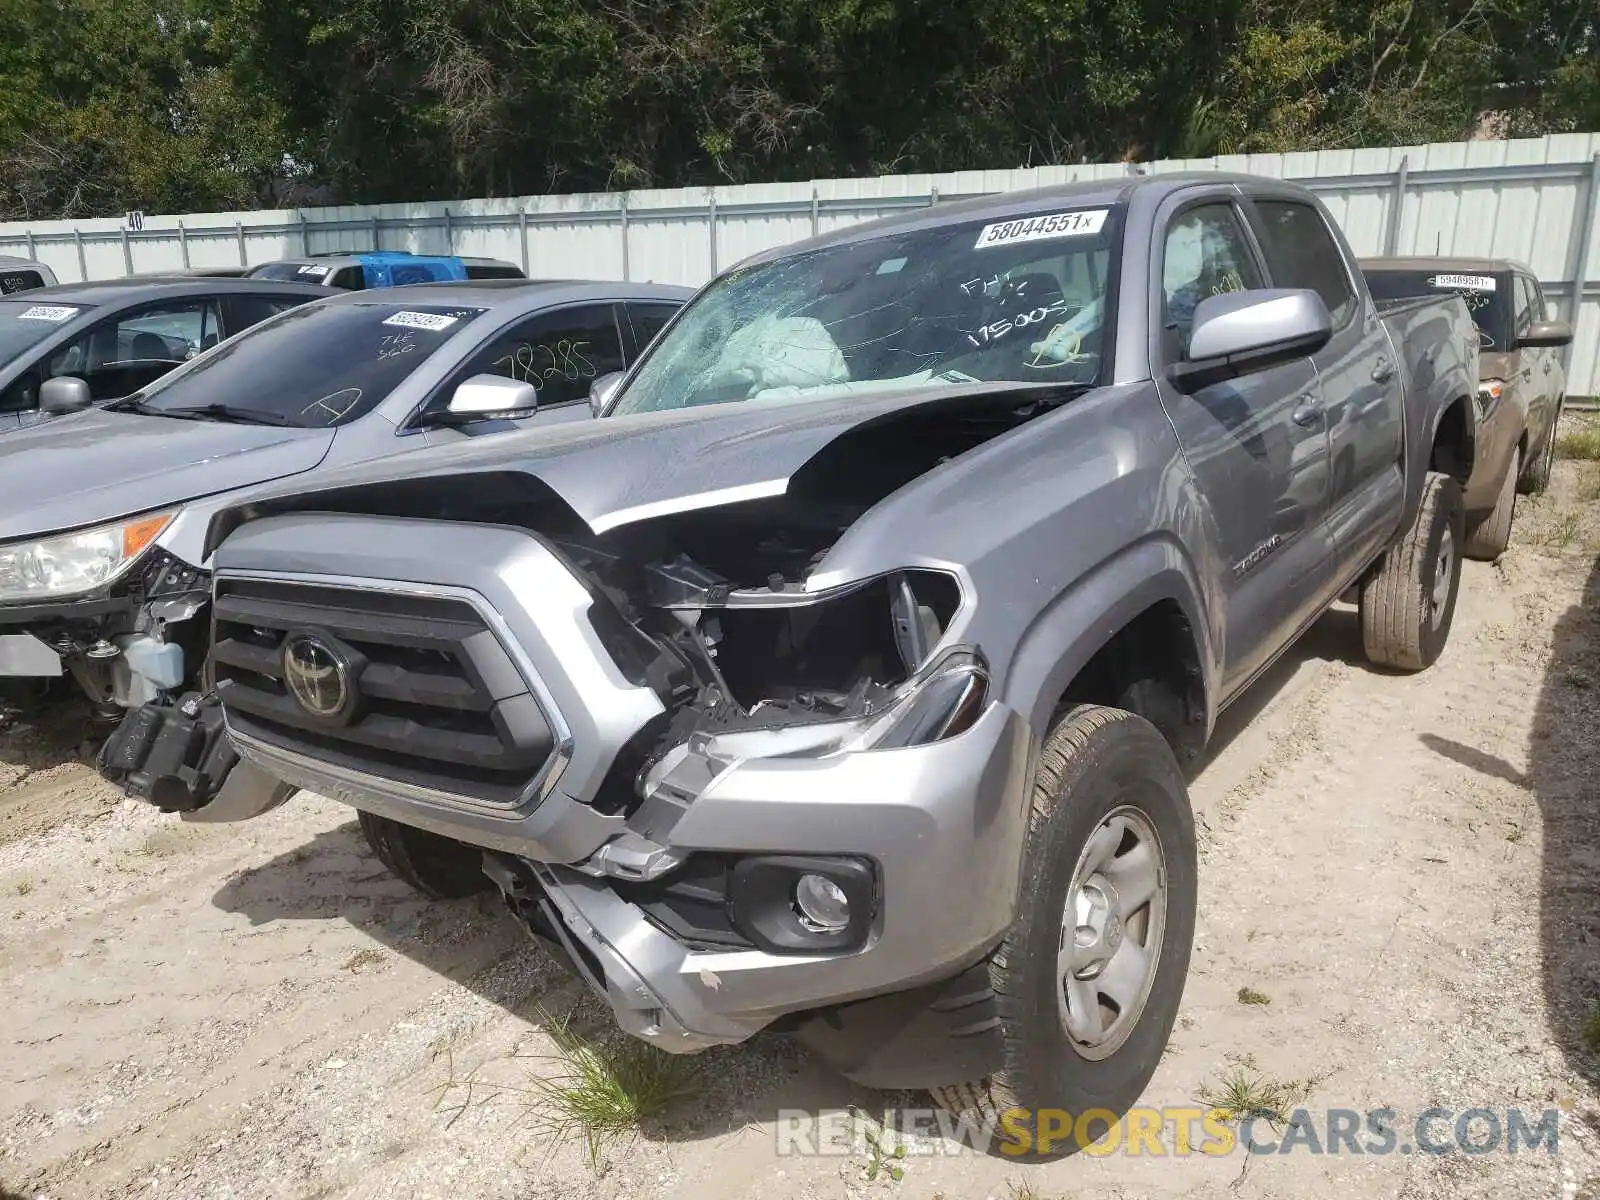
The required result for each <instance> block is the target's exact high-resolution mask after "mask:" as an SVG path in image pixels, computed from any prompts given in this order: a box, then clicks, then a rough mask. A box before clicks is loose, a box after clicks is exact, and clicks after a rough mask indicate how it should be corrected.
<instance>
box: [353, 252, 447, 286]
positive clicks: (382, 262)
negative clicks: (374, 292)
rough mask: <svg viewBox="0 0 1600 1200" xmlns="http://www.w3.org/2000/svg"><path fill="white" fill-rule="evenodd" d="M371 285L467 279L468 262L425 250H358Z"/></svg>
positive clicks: (363, 269)
mask: <svg viewBox="0 0 1600 1200" xmlns="http://www.w3.org/2000/svg"><path fill="white" fill-rule="evenodd" d="M355 257H356V261H357V262H359V263H360V264H361V271H362V274H363V275H365V276H366V280H367V286H368V287H369V288H381V287H399V286H401V285H402V284H407V283H439V282H443V281H445V280H451V279H465V278H466V277H467V264H466V263H464V262H462V261H461V260H460V259H459V258H443V257H432V256H428V255H421V254H391V253H388V252H385V251H379V252H377V253H373V254H358V255H356V256H355Z"/></svg>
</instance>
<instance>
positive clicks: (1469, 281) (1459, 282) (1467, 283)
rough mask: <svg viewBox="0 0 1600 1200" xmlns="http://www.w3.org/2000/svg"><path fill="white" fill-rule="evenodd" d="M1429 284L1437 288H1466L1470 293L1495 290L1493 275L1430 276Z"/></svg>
mask: <svg viewBox="0 0 1600 1200" xmlns="http://www.w3.org/2000/svg"><path fill="white" fill-rule="evenodd" d="M1428 284H1429V286H1430V287H1436V288H1466V289H1467V290H1468V291H1469V292H1492V291H1494V290H1495V288H1494V276H1493V275H1430V276H1428Z"/></svg>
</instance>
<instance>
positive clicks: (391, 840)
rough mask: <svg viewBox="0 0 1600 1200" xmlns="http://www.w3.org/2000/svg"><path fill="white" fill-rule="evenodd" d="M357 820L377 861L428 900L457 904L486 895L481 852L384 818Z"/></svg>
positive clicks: (366, 816)
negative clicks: (462, 898) (464, 898)
mask: <svg viewBox="0 0 1600 1200" xmlns="http://www.w3.org/2000/svg"><path fill="white" fill-rule="evenodd" d="M357 816H358V817H359V819H360V822H361V832H362V834H363V835H365V837H366V839H367V845H369V846H371V847H372V852H373V853H374V854H376V855H377V856H378V861H379V862H381V863H383V865H384V866H386V867H388V868H389V870H390V871H391V872H393V873H394V874H395V875H397V876H399V877H400V878H401V879H402V880H404V881H405V882H406V883H409V884H410V885H411V886H412V887H413V888H415V889H416V890H417V891H419V892H421V893H422V894H423V895H424V896H427V897H428V898H429V899H430V900H459V899H460V898H461V897H463V896H473V895H476V894H477V893H479V892H484V891H488V890H489V887H490V881H489V877H488V876H487V875H485V874H484V873H483V851H482V850H479V849H478V848H477V847H475V846H469V845H467V844H466V843H465V842H458V841H455V840H453V839H451V838H447V837H440V836H439V835H438V834H436V833H428V832H427V831H425V830H422V829H416V828H413V827H412V826H410V825H402V824H401V823H400V822H399V821H391V820H389V818H388V817H380V816H376V815H374V814H373V813H369V812H363V813H358V814H357Z"/></svg>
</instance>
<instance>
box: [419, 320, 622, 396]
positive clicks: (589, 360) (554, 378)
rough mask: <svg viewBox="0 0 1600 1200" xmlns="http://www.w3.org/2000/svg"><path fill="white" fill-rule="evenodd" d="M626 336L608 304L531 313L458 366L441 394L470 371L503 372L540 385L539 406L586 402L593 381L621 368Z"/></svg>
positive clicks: (445, 394)
mask: <svg viewBox="0 0 1600 1200" xmlns="http://www.w3.org/2000/svg"><path fill="white" fill-rule="evenodd" d="M623 366H624V363H623V360H622V340H621V338H620V337H619V336H618V334H617V322H616V318H615V316H614V315H613V308H612V306H611V305H609V304H590V305H584V306H582V307H579V308H563V309H558V310H556V311H555V312H543V313H539V314H537V315H536V316H532V317H528V318H527V319H525V320H523V321H519V322H518V323H517V324H515V325H513V326H511V328H510V329H507V330H506V331H505V332H503V333H501V334H498V335H497V336H496V337H495V338H494V340H493V341H491V342H490V343H489V344H488V345H487V346H485V347H484V348H483V349H482V350H479V351H478V352H477V353H476V354H475V355H473V356H472V358H471V359H470V360H469V361H468V363H467V365H466V367H465V368H463V369H462V370H461V371H459V372H457V374H456V376H455V378H454V379H452V380H451V382H450V383H449V384H448V385H447V386H446V389H445V391H444V393H443V394H442V395H441V396H440V397H439V398H438V400H437V403H438V404H448V403H449V402H450V396H449V393H450V392H451V391H453V390H454V389H455V386H456V384H458V383H460V382H461V381H462V380H463V379H466V378H467V377H468V376H471V375H504V376H505V377H506V378H507V379H520V380H523V381H525V382H527V383H531V384H533V386H534V387H536V388H538V389H539V407H540V408H550V407H552V406H554V405H558V404H584V403H587V402H588V399H589V385H590V384H591V383H593V382H594V381H595V380H596V379H597V378H599V377H600V376H601V375H605V374H607V373H609V372H611V371H620V370H622V369H623Z"/></svg>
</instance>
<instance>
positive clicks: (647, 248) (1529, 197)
mask: <svg viewBox="0 0 1600 1200" xmlns="http://www.w3.org/2000/svg"><path fill="white" fill-rule="evenodd" d="M1188 169H1220V170H1239V171H1250V172H1254V173H1256V174H1261V175H1272V176H1279V177H1282V178H1287V179H1295V180H1298V181H1300V182H1302V183H1305V184H1307V185H1308V186H1310V187H1311V188H1312V189H1314V190H1315V191H1316V192H1317V193H1318V194H1319V195H1320V196H1321V197H1322V199H1323V200H1324V201H1325V202H1326V203H1327V205H1328V206H1329V208H1330V210H1331V211H1332V212H1333V215H1334V216H1335V218H1337V219H1338V221H1339V222H1340V224H1341V225H1342V226H1343V228H1344V231H1345V234H1346V235H1347V236H1348V237H1349V238H1350V240H1351V242H1352V244H1353V245H1354V246H1355V248H1356V251H1357V253H1360V254H1380V253H1391V254H1406V253H1414V254H1475V255H1485V256H1494V257H1509V258H1514V259H1520V260H1522V261H1523V262H1526V263H1527V264H1528V265H1529V266H1531V267H1532V268H1533V270H1534V273H1535V274H1536V275H1537V276H1538V277H1539V279H1540V280H1541V282H1542V283H1543V285H1544V290H1545V293H1546V295H1547V296H1549V297H1550V298H1551V300H1552V301H1553V304H1554V307H1555V308H1556V309H1557V310H1558V312H1559V314H1560V315H1561V316H1562V317H1563V318H1566V319H1569V320H1572V322H1573V325H1574V327H1575V329H1576V331H1577V338H1576V340H1575V342H1574V345H1573V347H1572V349H1571V351H1570V352H1569V359H1568V361H1569V381H1568V390H1569V392H1570V393H1572V394H1574V395H1587V396H1592V395H1595V394H1597V393H1600V237H1597V236H1596V221H1597V217H1596V207H1597V201H1600V134H1565V135H1560V136H1555V137H1548V138H1529V139H1523V140H1518V141H1506V142H1487V141H1481V142H1459V143H1442V144H1436V145H1429V146H1406V147H1388V148H1379V149H1365V150H1337V151H1332V150H1325V151H1315V152H1307V153H1301V154H1253V155H1233V156H1225V157H1220V158H1208V159H1195V160H1184V161H1168V162H1158V163H1150V164H1145V165H1142V166H1139V167H1133V166H1130V165H1128V164H1123V163H1111V164H1097V165H1081V166H1063V167H1038V168H1029V169H1016V170H1000V171H958V172H952V173H949V174H943V175H892V176H884V177H881V178H877V179H829V180H816V181H812V182H808V183H772V184H747V185H743V186H739V187H721V188H682V189H677V190H671V191H667V190H657V191H636V192H623V193H589V194H584V195H567V196H530V197H518V198H514V199H502V200H463V201H459V202H455V203H446V202H434V203H426V204H383V205H373V206H345V207H338V208H318V209H280V210H268V211H260V212H243V213H194V214H189V215H186V216H181V217H177V216H148V217H146V218H145V220H144V223H143V228H142V229H140V230H138V231H129V230H127V229H125V228H124V227H123V225H124V222H123V221H122V219H121V218H116V219H98V220H86V221H76V222H74V221H36V222H32V223H12V224H0V253H10V254H27V255H30V256H33V257H37V258H40V259H42V260H44V261H45V262H47V263H49V264H50V266H51V267H52V268H53V269H54V270H55V272H56V273H57V275H59V276H60V278H61V279H62V280H63V281H69V280H81V279H105V278H112V277H116V276H121V275H132V274H141V273H146V272H152V271H161V270H171V269H173V268H178V267H205V266H228V265H241V264H247V263H256V262H263V261H268V260H271V259H275V258H284V257H289V256H293V255H300V254H307V253H316V252H322V251H331V250H341V249H353V250H366V249H386V250H411V251H414V252H418V253H430V254H445V253H452V254H462V255H483V256H487V257H493V258H503V259H507V260H509V261H511V262H515V263H518V264H520V265H521V266H522V267H523V268H524V269H526V270H527V271H528V273H529V274H531V275H537V276H544V277H555V278H598V279H605V278H613V279H614V278H623V279H645V280H655V281H658V282H665V283H685V284H699V283H703V282H704V281H705V280H707V279H708V278H710V277H711V276H712V275H714V274H715V273H716V272H717V271H718V270H719V269H721V268H723V267H727V266H729V265H731V264H732V263H734V262H736V261H737V260H739V259H741V258H743V257H744V256H746V255H748V254H753V253H755V252H756V251H759V250H764V249H767V248H768V247H771V246H775V245H781V244H783V243H785V242H791V241H795V240H797V239H800V238H804V237H808V236H810V235H812V234H813V233H819V232H825V231H827V230H830V229H834V228H837V227H839V226H841V225H847V224H851V223H853V222H856V221H864V220H871V219H872V218H874V217H880V216H886V215H888V214H890V213H892V212H896V211H900V210H903V209H906V208H915V207H920V206H923V205H928V204H936V203H939V202H940V201H942V200H954V199H960V198H964V197H968V196H977V195H985V194H991V193H995V192H1003V191H1011V190H1015V189H1020V188H1032V187H1041V186H1048V185H1051V184H1059V183H1066V182H1070V181H1072V180H1077V179H1104V178H1115V177H1118V176H1122V175H1126V174H1128V173H1130V172H1131V171H1134V170H1141V171H1148V172H1152V173H1155V172H1166V171H1176V170H1188Z"/></svg>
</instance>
